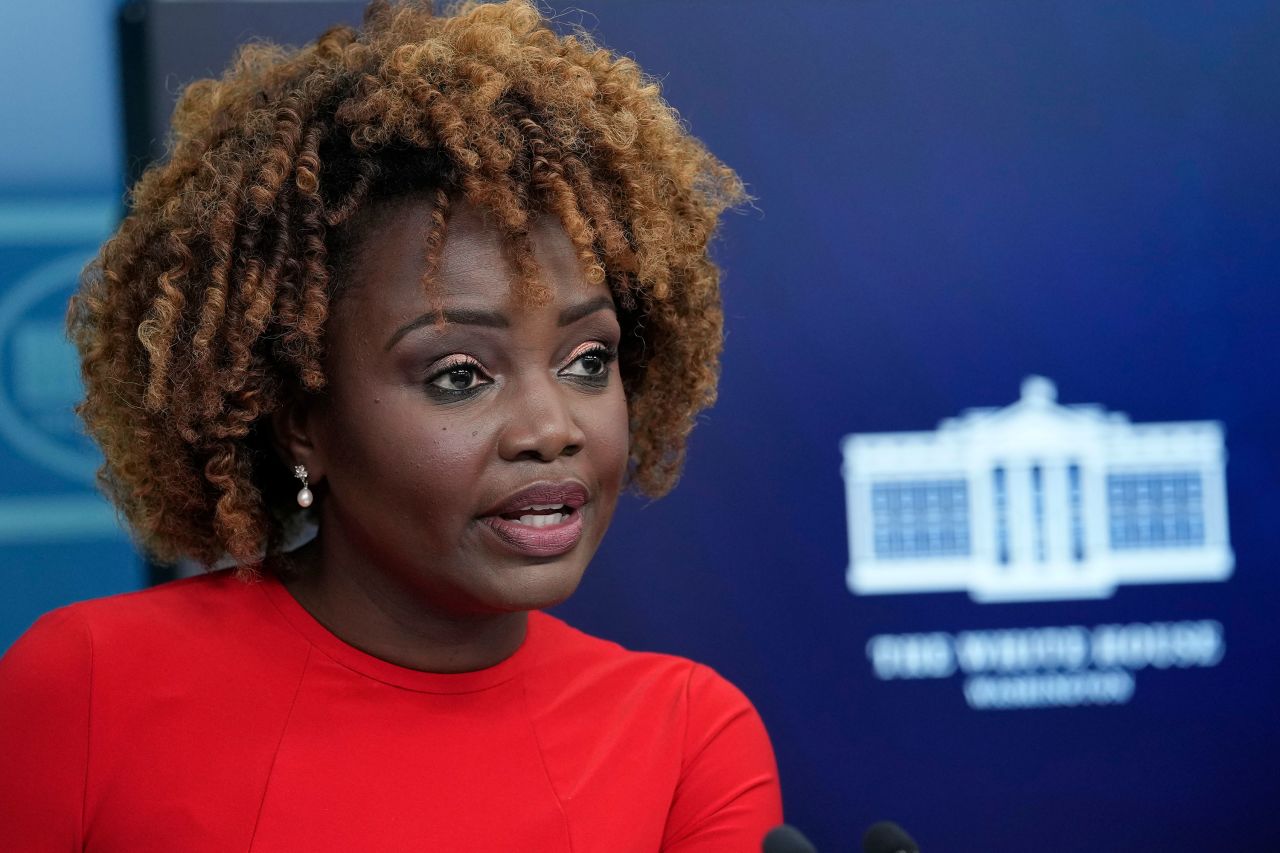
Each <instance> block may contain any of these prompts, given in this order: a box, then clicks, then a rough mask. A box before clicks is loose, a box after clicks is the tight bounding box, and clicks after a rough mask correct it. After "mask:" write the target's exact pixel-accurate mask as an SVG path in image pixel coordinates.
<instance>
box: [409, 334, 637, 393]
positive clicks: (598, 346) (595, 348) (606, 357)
mask: <svg viewBox="0 0 1280 853" xmlns="http://www.w3.org/2000/svg"><path fill="white" fill-rule="evenodd" d="M589 356H594V357H596V358H598V359H600V360H601V361H602V362H603V364H602V365H601V368H600V373H598V374H590V375H575V374H566V377H567V378H569V379H572V380H574V381H575V382H578V383H580V384H583V385H587V386H591V387H595V388H603V387H604V386H605V385H607V384H608V382H609V376H610V373H611V371H610V370H609V366H610V365H611V364H613V363H614V362H615V361H617V359H618V350H617V348H616V347H611V346H607V345H605V344H602V343H599V342H596V343H593V344H591V345H590V346H588V347H587V348H586V349H585V350H582V351H581V352H579V353H578V354H577V355H575V356H573V357H572V358H570V359H569V363H568V364H566V365H565V366H564V367H563V368H561V372H563V371H564V370H568V369H569V368H570V367H572V366H573V365H575V364H577V363H578V362H580V361H582V360H583V359H584V358H587V357H589ZM459 370H466V371H468V372H469V373H470V374H471V377H472V379H475V378H476V377H479V376H483V377H487V374H485V371H484V368H483V367H482V366H481V365H480V362H478V361H476V360H475V359H474V358H472V357H471V356H468V355H457V356H451V357H450V358H449V360H448V361H446V362H445V364H444V365H443V366H442V367H441V368H440V369H439V370H437V371H436V372H435V373H433V374H431V376H429V377H428V378H427V381H426V383H425V386H426V391H427V393H428V394H430V395H431V396H433V397H435V398H436V399H437V400H442V401H445V402H448V401H454V400H464V399H466V398H468V397H472V396H474V395H475V394H477V393H479V392H480V390H481V389H482V388H484V387H486V386H487V385H490V384H492V380H490V381H488V382H481V383H479V384H477V385H472V386H471V387H469V388H445V387H443V386H441V385H437V384H436V382H437V381H439V380H441V379H443V378H444V377H446V376H448V375H449V374H450V373H453V372H455V371H459Z"/></svg>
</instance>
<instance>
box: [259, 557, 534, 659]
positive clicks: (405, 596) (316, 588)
mask: <svg viewBox="0 0 1280 853" xmlns="http://www.w3.org/2000/svg"><path fill="white" fill-rule="evenodd" d="M346 550H347V549H343V548H341V547H340V546H339V543H335V542H333V541H324V540H322V539H321V538H320V537H316V538H315V539H314V540H312V541H311V542H308V543H307V544H306V545H304V546H302V547H301V548H299V549H298V550H296V551H293V552H290V553H289V554H288V555H287V556H286V557H284V558H282V560H283V562H284V563H285V568H286V571H283V572H281V581H282V583H283V584H284V586H285V588H286V589H288V591H289V593H290V594H291V595H292V596H293V597H294V598H295V599H296V600H297V601H298V603H299V604H301V605H302V607H303V608H304V609H305V610H306V611H307V612H309V613H310V614H311V615H312V616H314V617H315V619H316V620H317V621H318V622H319V623H320V624H322V625H324V627H325V628H327V629H328V630H329V631H330V632H331V633H333V634H334V635H335V636H337V637H338V638H339V639H341V640H342V641H343V642H345V643H347V644H348V645H351V646H354V647H355V648H357V649H360V651H362V652H365V653H366V654H370V655H373V656H374V657H376V658H380V659H382V660H385V661H388V662H389V663H394V664H396V665H398V666H403V667H406V668H408V669H416V670H421V671H423V672H442V673H450V672H472V671H475V670H478V669H486V668H487V667H491V666H494V665H496V664H498V663H501V662H502V661H504V660H506V659H507V658H508V657H510V656H511V655H512V654H514V653H515V651H516V650H517V649H518V648H519V647H520V644H521V643H522V642H524V637H525V631H526V629H527V626H528V617H529V614H528V612H527V611H517V612H514V613H485V614H456V613H446V612H442V611H441V610H440V609H439V608H437V607H434V606H433V605H432V604H431V602H430V601H429V600H427V597H426V596H425V595H424V594H423V592H422V590H420V589H411V588H409V587H408V586H406V585H405V584H403V583H400V582H397V581H396V580H395V579H393V578H392V577H391V576H390V575H389V574H388V573H386V572H381V571H379V570H378V569H376V568H374V567H372V566H370V565H368V561H367V559H361V557H360V556H359V555H357V554H347V553H343V552H345V551H346Z"/></svg>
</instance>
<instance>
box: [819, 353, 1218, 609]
mask: <svg viewBox="0 0 1280 853" xmlns="http://www.w3.org/2000/svg"><path fill="white" fill-rule="evenodd" d="M1056 397H1057V391H1056V389H1055V387H1054V385H1053V383H1052V382H1050V381H1049V380H1048V379H1045V378H1043V377H1039V376H1032V377H1029V378H1027V379H1026V380H1025V381H1024V382H1023V383H1022V398H1021V399H1020V400H1019V401H1018V402H1016V403H1014V404H1013V405H1010V406H1007V407H1005V408H1003V409H971V410H968V411H966V412H964V413H963V414H962V415H961V416H960V417H959V418H949V419H947V420H944V421H942V423H941V424H939V426H938V429H937V430H936V431H934V432H891V433H865V434H858V435H848V436H845V438H844V440H843V442H842V443H841V447H842V451H843V455H844V467H843V474H844V481H845V499H846V512H847V515H848V525H849V568H848V574H847V581H848V585H849V590H850V591H851V592H853V593H855V594H858V595H868V594H880V593H914V592H947V591H963V590H967V591H968V592H969V594H970V596H972V597H973V599H974V600H976V601H980V602H997V601H1030V600H1052V599H1078V598H1106V597H1108V596H1110V595H1111V594H1112V593H1114V592H1115V588H1116V586H1118V585H1120V584H1141V583H1179V582H1186V581H1222V580H1226V579H1227V578H1228V577H1230V575H1231V571H1232V568H1233V567H1234V565H1235V558H1234V556H1233V554H1232V552H1231V545H1230V542H1229V541H1228V538H1229V537H1228V531H1227V504H1226V482H1225V473H1224V469H1225V465H1226V451H1225V446H1224V441H1223V430H1222V426H1221V424H1219V423H1217V422H1214V421H1185V422H1178V423H1148V424H1134V423H1131V422H1130V421H1129V419H1128V417H1126V416H1125V415H1124V414H1121V413H1119V412H1107V411H1105V410H1104V409H1103V408H1102V407H1101V406H1097V405H1065V406H1064V405H1060V404H1059V403H1058V402H1057V401H1056Z"/></svg>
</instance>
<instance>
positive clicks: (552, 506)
mask: <svg viewBox="0 0 1280 853" xmlns="http://www.w3.org/2000/svg"><path fill="white" fill-rule="evenodd" d="M563 506H564V504H531V505H529V506H526V507H522V508H523V509H531V510H534V511H535V512H536V511H539V510H548V509H560V508H561V507H563Z"/></svg>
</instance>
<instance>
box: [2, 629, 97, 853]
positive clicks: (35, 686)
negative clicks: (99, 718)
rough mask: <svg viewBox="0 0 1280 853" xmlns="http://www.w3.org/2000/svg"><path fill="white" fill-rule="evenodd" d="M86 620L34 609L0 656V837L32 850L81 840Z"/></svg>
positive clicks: (88, 656)
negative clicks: (30, 620)
mask: <svg viewBox="0 0 1280 853" xmlns="http://www.w3.org/2000/svg"><path fill="white" fill-rule="evenodd" d="M92 679H93V644H92V639H91V637H90V634H89V627H88V625H87V623H86V622H85V621H84V619H83V617H82V616H80V615H79V614H78V612H77V611H76V610H75V609H73V608H69V607H64V608H61V609H59V610H55V611H53V612H52V613H47V614H45V615H44V616H42V617H40V619H38V620H37V621H36V623H35V624H34V625H32V626H31V628H29V629H28V630H27V632H26V633H25V634H23V635H22V636H21V637H19V638H18V641H17V642H16V643H14V644H13V646H12V647H11V648H10V649H9V651H8V652H6V653H5V655H4V657H3V658H0V838H2V839H4V845H3V846H4V849H6V850H23V851H30V852H31V853H42V852H43V851H53V850H57V851H61V853H66V851H68V850H80V849H81V848H82V846H83V836H84V833H83V827H82V822H83V816H84V796H85V778H86V770H87V766H88V755H89V697H90V691H91V689H92V684H93V681H92Z"/></svg>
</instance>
